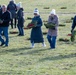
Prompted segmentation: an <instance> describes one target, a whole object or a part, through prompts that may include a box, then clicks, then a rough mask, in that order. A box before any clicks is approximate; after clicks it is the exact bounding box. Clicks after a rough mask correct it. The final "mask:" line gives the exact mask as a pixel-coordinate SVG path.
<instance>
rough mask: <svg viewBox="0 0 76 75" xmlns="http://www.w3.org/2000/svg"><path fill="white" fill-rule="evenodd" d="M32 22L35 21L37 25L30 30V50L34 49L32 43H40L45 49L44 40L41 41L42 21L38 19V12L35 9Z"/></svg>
mask: <svg viewBox="0 0 76 75" xmlns="http://www.w3.org/2000/svg"><path fill="white" fill-rule="evenodd" d="M32 21H37V25H36V26H35V27H34V28H32V30H31V43H32V48H34V43H42V44H43V46H44V47H45V46H46V45H45V43H44V39H43V33H42V29H41V27H42V19H41V18H40V15H39V11H38V9H37V8H36V9H35V10H34V18H33V19H32Z"/></svg>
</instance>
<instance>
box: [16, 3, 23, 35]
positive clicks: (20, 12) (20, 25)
mask: <svg viewBox="0 0 76 75" xmlns="http://www.w3.org/2000/svg"><path fill="white" fill-rule="evenodd" d="M16 6H17V10H18V12H17V19H18V24H17V27H18V31H19V34H18V36H24V29H23V27H24V9H23V8H22V3H21V2H19V3H18V4H17V5H16Z"/></svg>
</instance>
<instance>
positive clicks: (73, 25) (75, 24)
mask: <svg viewBox="0 0 76 75" xmlns="http://www.w3.org/2000/svg"><path fill="white" fill-rule="evenodd" d="M75 26H76V16H75V17H74V19H73V23H72V27H71V32H73V31H74V29H75Z"/></svg>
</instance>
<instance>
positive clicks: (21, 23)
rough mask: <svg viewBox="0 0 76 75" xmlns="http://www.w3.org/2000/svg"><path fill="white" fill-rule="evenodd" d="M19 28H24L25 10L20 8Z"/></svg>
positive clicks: (18, 15)
mask: <svg viewBox="0 0 76 75" xmlns="http://www.w3.org/2000/svg"><path fill="white" fill-rule="evenodd" d="M17 19H18V26H21V27H23V26H24V12H23V8H20V9H19V10H18V12H17Z"/></svg>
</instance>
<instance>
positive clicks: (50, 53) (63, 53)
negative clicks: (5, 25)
mask: <svg viewBox="0 0 76 75" xmlns="http://www.w3.org/2000/svg"><path fill="white" fill-rule="evenodd" d="M8 1H9V0H0V4H1V5H2V4H8ZM19 1H20V0H16V2H17V3H18V2H19ZM22 4H23V7H24V12H25V20H26V22H25V27H26V25H27V24H28V23H29V22H30V21H31V20H27V18H28V17H33V11H34V8H35V7H37V8H38V9H39V11H40V14H41V17H42V20H43V21H44V20H45V21H47V19H48V16H49V13H50V11H51V9H53V8H54V9H56V12H57V14H58V16H59V24H64V25H65V26H63V27H62V26H59V35H58V38H57V46H56V49H54V50H51V49H49V43H48V41H47V39H46V35H44V40H45V43H46V45H47V46H46V47H42V44H36V45H35V48H33V49H30V47H31V44H30V40H29V38H30V32H31V29H28V30H27V29H25V30H24V31H25V36H22V37H19V36H17V34H10V32H11V31H17V32H18V29H17V28H16V29H11V27H9V40H10V41H9V47H7V48H5V47H0V75H76V41H74V42H71V41H70V36H67V35H68V34H70V33H71V32H70V31H71V25H72V20H71V18H72V17H74V16H75V13H76V8H75V7H76V2H75V0H22ZM46 7H49V9H44V8H46ZM62 7H64V9H61V8H62ZM42 31H43V33H47V29H46V28H45V26H44V25H43V26H42ZM60 38H63V39H68V40H69V41H67V42H64V41H59V39H60Z"/></svg>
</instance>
